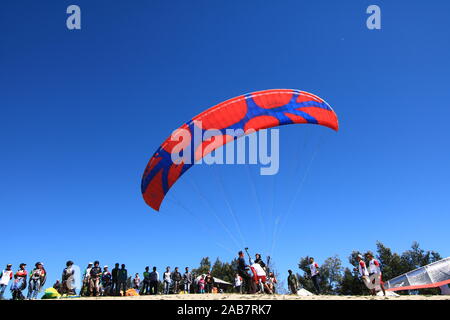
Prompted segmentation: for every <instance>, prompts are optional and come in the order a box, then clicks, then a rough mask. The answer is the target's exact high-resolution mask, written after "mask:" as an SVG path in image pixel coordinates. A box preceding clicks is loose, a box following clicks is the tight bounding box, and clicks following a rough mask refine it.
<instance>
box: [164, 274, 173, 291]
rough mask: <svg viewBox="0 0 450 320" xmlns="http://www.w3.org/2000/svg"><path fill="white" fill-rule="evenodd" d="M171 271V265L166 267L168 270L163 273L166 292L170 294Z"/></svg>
mask: <svg viewBox="0 0 450 320" xmlns="http://www.w3.org/2000/svg"><path fill="white" fill-rule="evenodd" d="M171 275H172V274H171V273H170V267H167V268H166V272H164V274H163V281H164V294H169V291H170V282H171V281H172V279H171Z"/></svg>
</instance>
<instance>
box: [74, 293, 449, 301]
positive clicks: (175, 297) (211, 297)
mask: <svg viewBox="0 0 450 320" xmlns="http://www.w3.org/2000/svg"><path fill="white" fill-rule="evenodd" d="M76 300H450V296H420V295H411V296H399V297H392V296H391V297H372V296H295V295H281V294H279V295H278V294H277V295H242V294H177V295H157V296H150V295H149V296H135V297H98V298H78V299H76Z"/></svg>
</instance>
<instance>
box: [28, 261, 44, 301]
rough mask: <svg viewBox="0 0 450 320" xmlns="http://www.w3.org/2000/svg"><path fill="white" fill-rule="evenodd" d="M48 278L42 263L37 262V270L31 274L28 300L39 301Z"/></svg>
mask: <svg viewBox="0 0 450 320" xmlns="http://www.w3.org/2000/svg"><path fill="white" fill-rule="evenodd" d="M46 277H47V275H46V274H45V270H44V265H43V264H42V263H41V262H36V264H35V268H34V269H33V271H31V273H30V280H29V284H28V295H27V299H29V300H31V299H33V300H34V299H37V295H38V293H39V291H40V290H41V287H42V285H43V284H44V282H45V279H46Z"/></svg>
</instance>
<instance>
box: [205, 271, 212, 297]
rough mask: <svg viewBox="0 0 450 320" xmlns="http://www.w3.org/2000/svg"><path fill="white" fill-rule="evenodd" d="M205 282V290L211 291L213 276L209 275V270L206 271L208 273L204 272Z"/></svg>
mask: <svg viewBox="0 0 450 320" xmlns="http://www.w3.org/2000/svg"><path fill="white" fill-rule="evenodd" d="M205 283H206V292H207V293H211V292H212V289H213V287H214V277H213V276H212V275H211V271H208V273H207V274H206V277H205Z"/></svg>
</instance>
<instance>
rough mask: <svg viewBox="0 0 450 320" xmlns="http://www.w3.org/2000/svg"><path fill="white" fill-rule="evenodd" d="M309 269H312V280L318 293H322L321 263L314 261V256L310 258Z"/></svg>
mask: <svg viewBox="0 0 450 320" xmlns="http://www.w3.org/2000/svg"><path fill="white" fill-rule="evenodd" d="M309 270H310V271H311V280H312V282H313V284H314V288H315V289H316V293H317V294H320V286H319V264H318V263H317V262H315V261H314V258H313V257H311V258H309Z"/></svg>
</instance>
